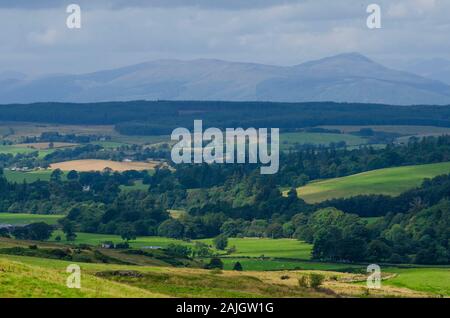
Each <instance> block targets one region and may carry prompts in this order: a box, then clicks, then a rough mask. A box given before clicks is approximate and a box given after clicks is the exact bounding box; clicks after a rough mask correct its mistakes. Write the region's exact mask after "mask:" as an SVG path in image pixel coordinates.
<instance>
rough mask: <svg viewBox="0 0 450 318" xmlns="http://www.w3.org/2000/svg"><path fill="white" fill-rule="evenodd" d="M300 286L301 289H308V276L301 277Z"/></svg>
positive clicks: (299, 279)
mask: <svg viewBox="0 0 450 318" xmlns="http://www.w3.org/2000/svg"><path fill="white" fill-rule="evenodd" d="M298 286H300V287H301V288H308V279H307V278H306V276H300V277H299V278H298Z"/></svg>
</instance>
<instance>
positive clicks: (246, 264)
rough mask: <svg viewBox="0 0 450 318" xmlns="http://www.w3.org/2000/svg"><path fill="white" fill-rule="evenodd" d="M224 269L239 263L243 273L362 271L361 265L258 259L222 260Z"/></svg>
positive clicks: (363, 268)
mask: <svg viewBox="0 0 450 318" xmlns="http://www.w3.org/2000/svg"><path fill="white" fill-rule="evenodd" d="M222 262H223V263H224V269H228V270H231V269H233V266H234V264H235V263H236V262H239V263H241V265H242V268H243V270H244V271H280V270H320V271H349V270H350V271H351V270H358V271H363V270H365V267H364V266H362V265H352V264H337V263H318V262H309V261H301V260H298V261H297V260H292V259H289V260H287V259H258V258H234V257H226V258H225V257H224V258H222Z"/></svg>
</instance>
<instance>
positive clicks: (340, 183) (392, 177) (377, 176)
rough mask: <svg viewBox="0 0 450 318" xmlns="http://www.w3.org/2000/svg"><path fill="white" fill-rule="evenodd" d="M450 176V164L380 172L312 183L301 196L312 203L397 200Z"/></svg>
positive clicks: (388, 169)
mask: <svg viewBox="0 0 450 318" xmlns="http://www.w3.org/2000/svg"><path fill="white" fill-rule="evenodd" d="M447 173H450V162H444V163H436V164H427V165H417V166H406V167H396V168H387V169H379V170H373V171H368V172H363V173H359V174H355V175H352V176H348V177H343V178H335V179H329V180H323V181H318V182H312V183H310V184H308V185H306V186H304V187H300V188H298V189H297V193H298V195H299V196H300V197H301V198H302V199H304V200H305V201H306V202H309V203H314V202H321V201H324V200H327V199H332V198H344V197H352V196H355V195H360V194H385V195H391V196H396V195H399V194H400V193H402V192H404V191H406V190H409V189H411V188H414V187H417V186H419V185H420V184H421V183H422V181H423V179H425V178H433V177H435V176H438V175H441V174H447Z"/></svg>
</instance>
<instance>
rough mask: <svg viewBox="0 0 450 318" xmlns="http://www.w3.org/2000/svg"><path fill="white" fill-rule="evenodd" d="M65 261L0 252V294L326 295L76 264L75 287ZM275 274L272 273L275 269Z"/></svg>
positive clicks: (254, 280) (175, 272)
mask: <svg viewBox="0 0 450 318" xmlns="http://www.w3.org/2000/svg"><path fill="white" fill-rule="evenodd" d="M69 264H70V262H66V261H59V260H48V259H40V258H32V257H23V256H0V270H1V271H2V275H0V297H329V296H328V295H327V294H326V293H324V292H319V291H315V290H312V289H311V290H309V289H308V290H305V289H301V288H299V287H297V286H295V287H292V286H287V285H277V284H274V283H273V282H271V281H270V280H268V279H263V277H259V276H260V275H258V274H257V273H255V274H248V273H246V274H244V273H240V272H223V273H215V272H211V271H207V270H201V269H186V268H169V267H148V266H129V265H127V266H123V265H111V264H108V265H105V264H87V263H86V264H84V263H81V264H79V265H80V267H81V273H82V276H81V289H69V288H67V287H66V279H67V277H68V274H66V272H65V270H66V267H67V266H68V265H69ZM277 276H278V274H277Z"/></svg>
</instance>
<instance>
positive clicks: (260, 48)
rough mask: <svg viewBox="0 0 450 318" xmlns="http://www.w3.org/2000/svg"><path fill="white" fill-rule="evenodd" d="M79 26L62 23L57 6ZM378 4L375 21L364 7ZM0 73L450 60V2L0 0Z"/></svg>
mask: <svg viewBox="0 0 450 318" xmlns="http://www.w3.org/2000/svg"><path fill="white" fill-rule="evenodd" d="M71 3H77V4H79V5H80V6H81V9H82V28H81V29H80V30H70V29H68V28H67V27H66V19H67V16H68V14H67V13H66V7H67V5H69V4H71ZM370 3H377V4H379V5H380V6H381V8H382V29H379V30H369V29H368V28H367V26H366V19H367V16H368V14H367V13H366V7H367V5H368V4H370ZM0 25H1V28H0V37H1V42H2V45H1V46H0V72H3V71H6V70H14V71H20V72H24V73H26V74H44V73H83V72H91V71H96V70H100V69H109V68H115V67H120V66H125V65H130V64H134V63H140V62H144V61H149V60H154V59H163V58H176V59H195V58H216V59H224V60H232V61H246V62H257V63H267V64H277V65H293V64H299V63H301V62H305V61H307V60H311V59H317V58H321V57H325V56H330V55H334V54H339V53H343V52H360V53H362V54H365V55H367V56H369V57H371V58H373V59H375V60H376V61H380V62H383V63H385V64H388V65H390V66H396V65H400V64H404V63H405V62H407V61H412V60H415V59H430V58H435V57H440V58H447V59H450V36H449V35H450V0H385V1H380V0H367V1H366V0H340V1H329V0H296V1H295V0H277V1H276V0H145V1H144V0H109V1H107V0H89V1H87V0H84V1H83V0H71V1H65V0H39V1H36V0H0Z"/></svg>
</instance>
